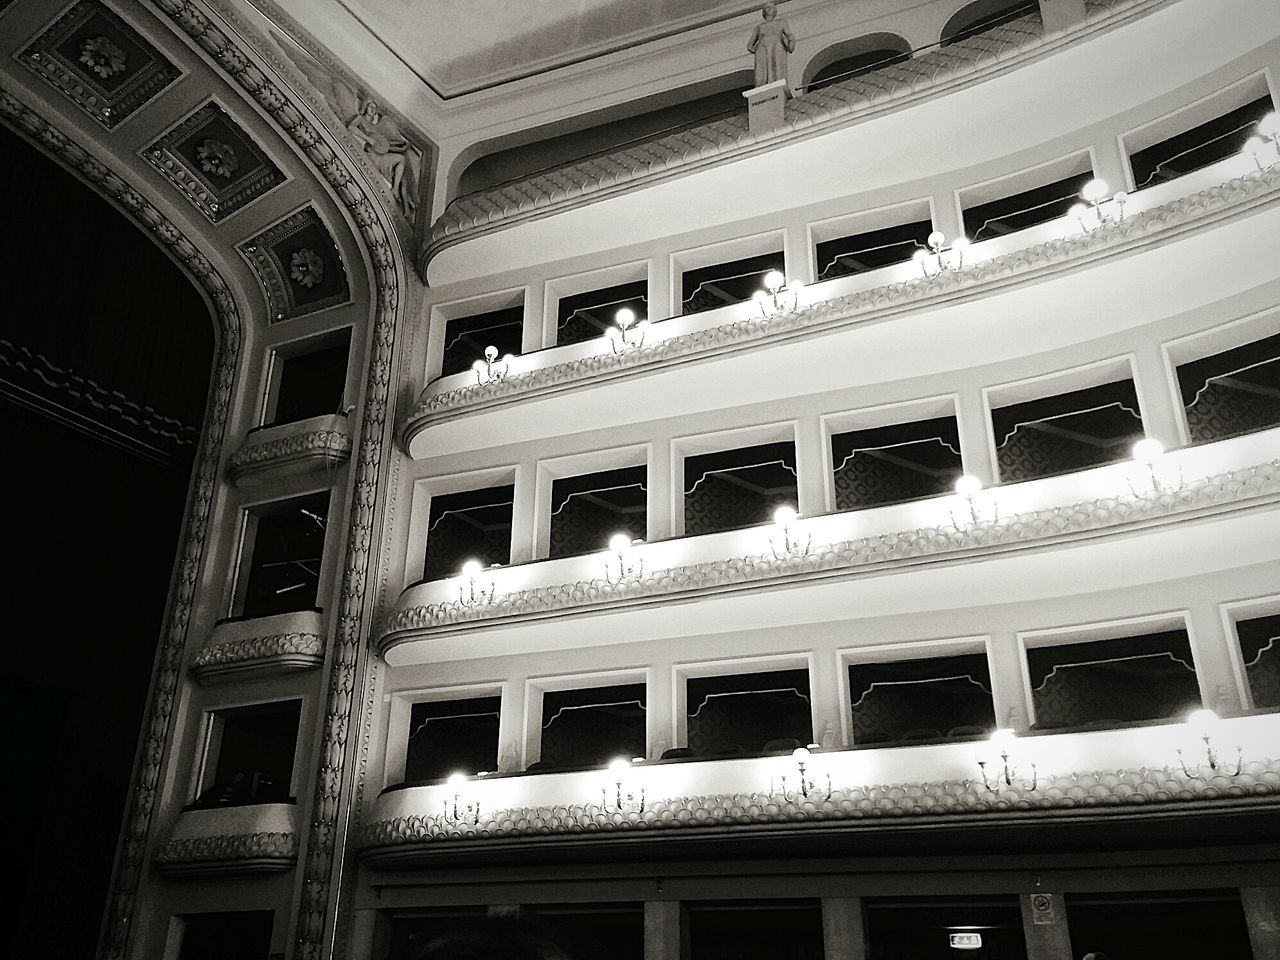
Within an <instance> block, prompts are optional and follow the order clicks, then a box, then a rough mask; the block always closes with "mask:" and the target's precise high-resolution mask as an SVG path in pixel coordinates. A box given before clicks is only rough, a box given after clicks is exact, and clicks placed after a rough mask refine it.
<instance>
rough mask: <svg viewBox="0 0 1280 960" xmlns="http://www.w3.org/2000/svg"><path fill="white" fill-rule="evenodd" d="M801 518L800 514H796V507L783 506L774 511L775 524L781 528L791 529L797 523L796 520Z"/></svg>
mask: <svg viewBox="0 0 1280 960" xmlns="http://www.w3.org/2000/svg"><path fill="white" fill-rule="evenodd" d="M799 516H800V514H798V513H796V509H795V507H792V506H788V505H786V504H783V505H782V506H780V507H779V508H778V509H777V510H775V511H773V522H774V523H776V524H777V525H778V526H780V527H789V526H791V524H793V523H795V521H796V518H797V517H799Z"/></svg>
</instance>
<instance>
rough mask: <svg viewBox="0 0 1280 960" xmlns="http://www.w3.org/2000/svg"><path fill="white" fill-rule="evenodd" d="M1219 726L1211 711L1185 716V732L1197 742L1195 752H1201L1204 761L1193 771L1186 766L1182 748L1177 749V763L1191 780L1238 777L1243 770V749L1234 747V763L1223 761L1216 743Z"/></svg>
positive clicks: (1203, 710)
mask: <svg viewBox="0 0 1280 960" xmlns="http://www.w3.org/2000/svg"><path fill="white" fill-rule="evenodd" d="M1221 726H1222V721H1221V720H1219V719H1218V715H1217V714H1216V713H1214V712H1213V711H1212V710H1206V709H1201V710H1192V711H1191V712H1190V713H1189V714H1187V730H1188V731H1189V732H1190V733H1191V735H1192V736H1193V737H1194V738H1195V739H1196V740H1198V741H1199V743H1197V744H1196V747H1195V750H1196V751H1197V752H1200V751H1203V753H1204V759H1203V760H1202V761H1200V762H1199V763H1197V764H1196V765H1195V768H1194V771H1193V769H1192V768H1190V767H1188V766H1187V760H1186V757H1184V756H1183V754H1182V748H1181V747H1178V763H1179V764H1180V765H1181V767H1182V772H1183V773H1184V774H1185V775H1186V776H1188V777H1190V778H1191V779H1193V780H1208V779H1210V778H1211V777H1214V776H1223V777H1238V776H1239V775H1240V771H1241V770H1243V769H1244V747H1242V746H1240V745H1239V744H1237V745H1236V757H1235V762H1234V763H1232V762H1227V761H1225V760H1224V759H1223V757H1222V754H1221V753H1220V752H1219V748H1218V744H1217V743H1216V739H1217V737H1218V735H1219V734H1220V733H1221ZM1206 770H1207V772H1206Z"/></svg>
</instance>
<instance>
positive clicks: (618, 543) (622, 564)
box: [604, 533, 644, 584]
mask: <svg viewBox="0 0 1280 960" xmlns="http://www.w3.org/2000/svg"><path fill="white" fill-rule="evenodd" d="M638 543H644V541H643V540H632V539H631V538H630V537H629V536H627V535H626V534H625V533H615V534H614V535H613V536H612V537H610V538H609V552H608V553H607V554H605V560H604V578H605V579H606V580H607V581H609V583H614V584H617V583H622V581H624V580H636V579H639V578H640V577H643V576H644V558H643V557H641V556H639V555H638V553H637V551H636V550H635V545H636V544H638Z"/></svg>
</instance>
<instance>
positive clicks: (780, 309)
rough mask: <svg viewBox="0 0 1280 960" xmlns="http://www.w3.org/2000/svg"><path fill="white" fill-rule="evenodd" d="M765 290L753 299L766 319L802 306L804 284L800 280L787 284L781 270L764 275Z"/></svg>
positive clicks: (759, 291) (758, 292)
mask: <svg viewBox="0 0 1280 960" xmlns="http://www.w3.org/2000/svg"><path fill="white" fill-rule="evenodd" d="M764 287H765V288H764V289H763V290H757V291H756V292H755V296H754V297H753V298H752V299H753V300H755V302H756V306H758V307H759V308H760V315H761V316H763V317H764V318H765V319H768V318H769V317H772V316H775V315H777V314H779V313H790V312H791V311H793V310H795V309H796V308H797V307H798V306H800V291H801V290H803V289H804V284H803V283H801V282H800V281H799V280H793V281H791V282H790V283H787V278H786V277H785V276H783V275H782V271H780V270H770V271H769V272H768V273H766V274H765V275H764Z"/></svg>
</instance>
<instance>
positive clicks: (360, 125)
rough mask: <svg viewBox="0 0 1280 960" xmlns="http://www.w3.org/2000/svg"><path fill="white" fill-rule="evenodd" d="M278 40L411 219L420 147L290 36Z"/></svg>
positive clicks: (418, 169)
mask: <svg viewBox="0 0 1280 960" xmlns="http://www.w3.org/2000/svg"><path fill="white" fill-rule="evenodd" d="M275 40H276V43H277V44H278V45H279V46H280V49H281V50H283V51H284V52H285V53H286V54H287V55H288V57H289V59H290V60H292V61H293V62H294V63H295V64H297V66H298V69H300V70H301V71H302V72H303V73H304V74H306V77H307V79H308V80H310V81H311V83H312V84H313V85H314V86H315V88H316V89H317V90H318V91H319V92H320V95H321V96H322V97H323V98H324V99H325V101H326V102H327V103H328V104H329V106H330V107H332V108H333V112H334V113H336V114H337V115H338V119H339V120H341V121H342V123H343V125H344V126H345V127H346V128H347V131H348V132H349V133H350V134H351V136H353V137H355V139H356V142H357V143H359V144H360V146H361V148H363V150H364V155H365V156H366V157H367V158H368V159H369V162H370V163H372V164H373V168H374V169H375V170H376V171H377V172H378V176H379V177H381V178H382V179H383V180H384V181H386V184H387V187H388V188H389V189H390V190H391V196H392V197H393V198H394V200H395V202H396V207H398V208H399V210H400V212H401V213H402V214H404V216H405V219H406V220H408V221H409V222H410V223H412V222H413V219H414V213H415V212H416V211H417V207H418V177H419V176H420V172H421V169H422V150H421V148H420V147H418V146H417V145H415V144H414V143H413V141H411V140H409V139H408V138H407V137H406V136H405V135H404V134H403V133H402V132H401V130H400V128H399V126H397V125H396V122H395V121H394V120H392V119H391V118H390V117H388V116H386V115H384V114H383V113H382V111H381V110H380V109H378V105H377V103H375V102H374V101H373V100H372V99H370V98H368V97H363V96H361V95H360V93H359V91H358V90H357V89H356V88H355V86H354V85H352V84H350V83H348V82H347V81H346V80H344V79H343V78H342V77H339V76H335V75H334V74H333V73H331V72H330V71H329V70H328V69H327V68H326V67H324V66H323V65H322V64H320V63H319V62H318V61H316V60H315V59H314V58H312V57H310V56H308V55H307V54H306V53H304V52H302V51H300V50H298V49H297V48H296V47H295V46H294V45H293V44H291V43H290V42H289V41H288V40H287V39H285V38H282V37H278V36H277V37H275Z"/></svg>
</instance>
